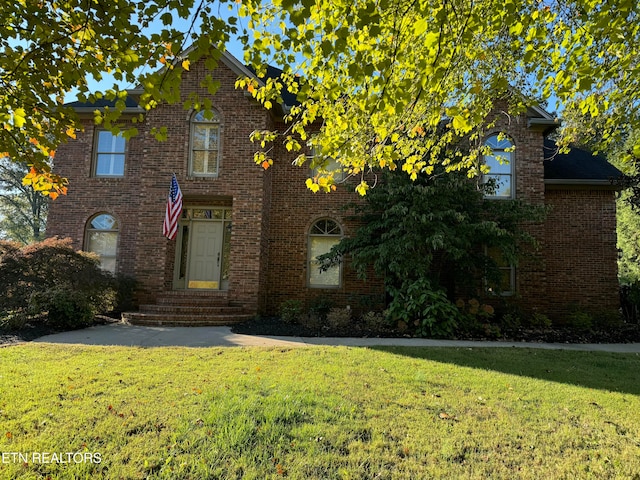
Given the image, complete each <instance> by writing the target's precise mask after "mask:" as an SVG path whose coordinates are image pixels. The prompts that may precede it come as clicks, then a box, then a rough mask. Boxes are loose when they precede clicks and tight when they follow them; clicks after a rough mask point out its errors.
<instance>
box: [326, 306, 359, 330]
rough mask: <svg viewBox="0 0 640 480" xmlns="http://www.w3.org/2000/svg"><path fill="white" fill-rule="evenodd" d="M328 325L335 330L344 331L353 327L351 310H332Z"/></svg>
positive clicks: (328, 314) (328, 315)
mask: <svg viewBox="0 0 640 480" xmlns="http://www.w3.org/2000/svg"><path fill="white" fill-rule="evenodd" d="M327 324H328V325H329V327H331V328H332V329H334V330H344V329H348V328H350V327H352V326H353V322H352V321H351V309H350V308H332V309H331V310H329V313H327Z"/></svg>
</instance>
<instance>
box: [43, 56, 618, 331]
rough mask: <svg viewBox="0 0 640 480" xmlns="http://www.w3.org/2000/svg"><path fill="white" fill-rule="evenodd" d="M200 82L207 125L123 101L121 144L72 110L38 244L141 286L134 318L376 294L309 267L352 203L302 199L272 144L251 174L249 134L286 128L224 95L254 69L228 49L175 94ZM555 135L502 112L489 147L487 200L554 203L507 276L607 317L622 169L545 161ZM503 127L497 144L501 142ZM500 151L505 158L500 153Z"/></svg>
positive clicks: (549, 309) (175, 111)
mask: <svg viewBox="0 0 640 480" xmlns="http://www.w3.org/2000/svg"><path fill="white" fill-rule="evenodd" d="M208 73H211V74H212V75H213V77H214V79H215V80H217V81H219V82H220V88H219V90H218V92H217V93H216V94H215V95H214V96H213V97H212V104H213V107H214V109H215V115H214V117H213V118H211V119H208V118H206V117H205V116H204V115H202V114H201V113H195V112H192V111H185V110H184V109H183V108H182V106H181V105H161V106H159V107H158V108H156V109H154V110H151V111H149V112H146V113H145V112H143V111H142V110H141V109H140V108H139V107H138V106H137V105H136V103H135V97H132V98H131V99H130V100H129V103H128V104H127V110H126V112H125V113H126V115H129V116H131V117H133V116H137V115H139V114H141V113H144V115H145V120H144V122H142V123H138V124H137V125H136V126H137V128H138V130H139V134H138V135H137V136H135V137H133V138H131V139H130V140H127V141H125V140H124V138H122V137H121V136H114V135H112V134H111V133H110V132H108V131H106V130H102V129H100V127H99V126H96V125H94V123H93V121H92V112H93V110H95V108H99V107H100V105H95V104H94V105H90V106H89V105H85V104H80V103H76V104H73V106H74V107H75V108H76V111H77V112H78V113H79V114H81V115H83V116H85V117H86V120H85V123H84V130H83V131H81V132H78V134H77V138H76V139H75V140H73V141H70V142H69V143H67V144H65V145H62V146H61V147H60V148H59V149H58V152H57V156H56V171H57V173H59V174H61V175H63V176H65V177H67V178H68V179H69V181H70V189H69V194H68V195H67V196H64V197H60V198H58V199H57V200H56V201H55V202H54V203H53V205H52V207H51V210H50V213H49V222H48V229H47V233H48V235H51V236H53V235H57V236H61V237H71V238H72V239H73V240H74V243H75V245H76V246H77V247H78V248H82V249H85V250H90V251H95V252H97V253H98V254H100V256H101V261H102V265H103V267H104V268H106V269H109V270H111V271H113V272H118V273H121V274H125V275H129V276H132V277H134V278H135V279H136V280H137V282H138V285H139V291H138V293H137V300H138V301H139V303H140V305H141V312H140V313H138V314H137V315H130V316H129V318H130V319H131V321H137V322H147V323H153V322H163V323H164V324H167V323H174V324H176V323H181V322H182V323H185V324H202V323H209V324H214V323H227V322H232V321H237V320H241V319H243V318H247V317H249V316H253V315H255V314H256V313H273V312H275V311H277V309H278V307H279V305H280V304H281V303H282V302H283V301H284V300H288V299H300V300H303V301H307V302H308V301H309V300H310V299H313V298H316V297H318V296H324V297H327V298H330V299H332V300H333V301H334V302H335V304H336V305H356V304H357V303H358V302H361V303H366V302H367V301H369V300H368V299H369V298H371V296H372V295H381V294H382V282H381V281H380V280H379V279H378V280H376V279H369V280H368V281H362V280H359V279H358V278H357V277H356V275H355V273H354V272H352V271H351V270H350V269H349V268H348V266H343V267H340V268H335V269H333V270H331V271H329V272H325V273H322V274H321V273H319V271H318V269H317V267H316V265H315V262H314V259H315V257H316V256H317V255H318V254H321V253H324V252H325V251H326V250H327V249H329V248H330V247H331V245H333V244H334V243H336V242H337V241H338V240H339V239H340V238H341V237H342V236H344V235H352V234H353V233H354V232H355V230H356V228H357V224H355V223H353V222H352V221H349V220H348V219H347V218H346V217H345V215H346V214H345V212H344V210H343V209H342V207H343V205H345V204H346V203H348V202H351V201H353V200H354V197H353V196H354V194H353V193H350V192H347V191H346V189H344V188H342V189H340V188H339V189H338V191H336V192H333V193H331V194H313V193H311V192H310V191H309V190H307V188H306V186H305V183H304V180H305V179H306V178H307V176H308V172H307V171H305V170H304V169H303V168H300V167H296V166H293V165H292V164H291V161H292V160H293V156H294V154H292V153H290V152H287V151H286V149H285V148H284V147H279V146H277V145H276V147H275V148H276V150H275V152H274V158H275V159H276V162H275V164H274V166H273V167H271V168H269V169H268V170H266V171H265V170H263V169H262V168H260V167H258V166H256V165H255V164H254V162H253V153H254V150H255V145H254V144H252V143H251V142H250V141H249V135H250V133H251V132H252V131H254V130H256V129H272V128H273V127H278V126H279V124H280V123H281V122H282V119H281V118H279V117H278V115H277V112H270V111H267V110H265V109H263V108H262V107H261V106H260V105H259V104H258V103H256V102H255V101H254V100H253V99H252V98H251V97H250V96H247V95H246V94H245V93H244V92H243V91H240V90H236V89H235V88H234V84H235V81H236V79H237V77H238V76H239V75H251V72H250V71H249V70H248V69H247V68H245V67H244V66H243V65H242V64H241V63H240V62H238V61H237V60H236V59H235V58H234V57H233V56H231V55H230V54H228V53H225V54H223V55H222V58H221V60H220V62H219V66H218V68H217V69H216V70H215V71H214V72H206V71H205V67H204V65H203V64H201V63H200V64H197V65H192V67H191V69H190V71H189V72H185V74H184V77H183V80H182V95H184V96H185V97H186V95H188V93H189V92H192V91H198V92H199V93H200V94H201V95H207V93H206V91H205V89H204V88H203V87H201V86H200V83H201V80H202V78H203V76H204V75H206V74H208ZM126 115H125V118H126ZM125 121H126V120H125ZM154 126H158V127H159V126H165V127H167V131H168V136H167V140H166V141H164V142H158V141H156V140H155V139H154V138H153V136H152V135H150V130H151V128H153V127H154ZM555 127H556V122H555V120H554V119H553V118H552V117H551V116H550V115H549V114H547V113H546V112H544V111H543V110H540V109H535V108H532V109H530V110H529V111H528V112H527V115H523V116H520V117H516V118H508V117H506V116H502V117H500V116H499V117H498V121H497V126H496V128H495V129H493V130H492V131H491V132H489V134H488V136H487V141H488V142H490V143H491V142H493V143H494V144H493V145H492V147H494V151H495V153H496V155H503V156H509V157H510V162H509V164H508V165H499V164H498V163H495V169H494V170H493V171H492V173H493V174H494V175H495V176H496V177H497V178H498V180H499V181H500V183H501V184H502V188H500V189H499V190H498V191H497V192H496V197H500V198H522V199H526V200H527V201H529V202H531V203H534V204H539V205H550V206H552V207H553V208H552V210H551V213H550V215H549V217H548V219H547V221H546V222H545V223H544V224H538V225H531V226H529V227H528V228H530V230H531V232H532V233H533V234H534V235H535V236H536V238H537V239H538V242H539V245H540V248H539V250H538V251H537V252H535V253H534V254H533V256H532V257H530V258H529V259H528V260H526V261H524V262H522V263H521V264H520V265H519V266H518V267H517V268H512V267H510V266H505V276H506V277H508V284H509V286H508V288H509V289H510V291H511V292H510V293H513V294H515V297H517V299H518V301H519V302H520V303H521V304H522V305H523V306H525V307H527V308H537V309H538V310H539V311H541V312H544V313H548V314H551V315H553V314H554V313H558V312H561V311H562V310H563V309H565V308H566V306H567V305H569V304H572V303H576V304H581V305H588V306H589V307H597V309H609V310H611V309H615V308H617V303H618V291H617V279H616V273H617V271H616V241H615V189H614V188H612V187H611V185H610V182H609V181H608V177H610V176H612V175H615V174H616V172H617V171H615V169H613V168H612V167H610V166H609V165H608V164H606V162H603V161H602V159H599V158H597V157H586V158H585V159H584V160H583V163H580V164H573V163H572V161H570V160H572V159H573V158H574V156H575V155H574V156H572V155H569V156H556V158H554V159H553V160H545V155H546V156H547V157H550V152H549V151H547V152H546V153H545V149H544V146H545V143H544V142H545V137H546V135H547V134H548V133H549V132H550V131H552V130H553V129H554V128H555ZM499 132H504V133H505V134H507V139H506V140H503V141H498V140H497V137H496V136H495V135H496V134H497V133H499ZM505 142H506V143H505ZM508 146H515V150H514V151H513V152H510V151H509V149H508V148H507V151H506V152H505V151H504V148H506V147H508ZM487 161H489V162H491V161H492V159H491V158H487ZM586 164H588V165H589V167H588V168H584V165H586ZM585 172H586V173H585ZM174 173H175V175H176V178H177V179H178V182H179V184H180V188H181V190H182V194H183V197H184V198H183V207H184V208H183V214H182V218H181V220H180V223H179V229H178V235H177V238H176V239H175V240H168V239H167V238H165V237H164V236H163V235H162V222H163V219H164V214H165V206H166V201H167V194H168V190H169V185H170V181H171V178H172V175H173V174H174ZM500 198H496V201H499V200H500ZM515 297H514V298H515Z"/></svg>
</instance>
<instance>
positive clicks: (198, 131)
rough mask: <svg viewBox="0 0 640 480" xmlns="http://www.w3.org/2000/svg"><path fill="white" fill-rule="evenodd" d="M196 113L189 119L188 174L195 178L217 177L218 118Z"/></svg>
mask: <svg viewBox="0 0 640 480" xmlns="http://www.w3.org/2000/svg"><path fill="white" fill-rule="evenodd" d="M210 113H212V114H213V116H212V117H208V116H207V115H205V112H197V113H196V114H194V115H193V117H192V118H191V154H190V160H189V173H190V175H192V176H196V177H213V176H217V175H218V169H219V163H220V117H219V116H218V114H217V113H215V112H210Z"/></svg>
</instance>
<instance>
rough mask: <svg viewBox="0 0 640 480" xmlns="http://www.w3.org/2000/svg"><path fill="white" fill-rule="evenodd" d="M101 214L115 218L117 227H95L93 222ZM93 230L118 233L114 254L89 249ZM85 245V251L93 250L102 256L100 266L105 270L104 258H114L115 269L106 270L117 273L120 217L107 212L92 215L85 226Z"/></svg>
mask: <svg viewBox="0 0 640 480" xmlns="http://www.w3.org/2000/svg"><path fill="white" fill-rule="evenodd" d="M100 215H108V216H110V217H111V218H113V219H114V220H115V222H116V223H115V224H116V228H113V229H110V230H102V229H98V228H93V227H92V225H91V223H92V222H93V220H95V219H96V218H98V217H99V216H100ZM91 232H105V233H115V235H116V248H115V253H114V254H113V255H102V254H101V253H99V252H95V251H93V250H89V247H90V237H91ZM84 245H85V251H87V252H91V253H95V254H97V255H98V256H99V257H100V268H102V269H103V270H105V269H104V267H103V259H109V260H111V259H113V260H114V270H113V271H111V270H106V271H108V272H111V273H113V274H114V275H115V274H116V273H117V271H118V249H119V247H120V223H119V222H118V219H117V218H116V217H115V216H114V215H112V214H110V213H107V212H100V213H96V214H95V215H92V216H91V218H90V219H89V221H88V222H87V227H86V228H85V240H84Z"/></svg>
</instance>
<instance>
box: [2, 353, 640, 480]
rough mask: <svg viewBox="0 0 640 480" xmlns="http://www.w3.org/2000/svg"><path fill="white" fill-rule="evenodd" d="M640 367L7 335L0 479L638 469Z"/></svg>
mask: <svg viewBox="0 0 640 480" xmlns="http://www.w3.org/2000/svg"><path fill="white" fill-rule="evenodd" d="M639 366H640V356H639V355H636V354H626V355H623V354H607V353H592V352H562V351H544V350H528V349H507V348H505V349H424V348H413V349H411V348H384V349H383V348H379V349H364V348H338V347H313V348H295V349H288V348H274V349H259V348H206V349H189V348H153V349H143V348H120V347H78V346H53V345H36V344H25V345H19V346H12V347H7V348H0V478H12V479H14V478H15V479H39V478H43V479H44V478H51V479H56V480H57V479H76V478H108V479H119V478H123V479H129V478H167V479H194V480H201V479H235V478H237V479H252V478H255V479H265V478H285V477H286V478H292V479H323V480H324V479H333V478H335V479H356V478H357V479H360V478H362V479H370V478H371V479H372V478H382V479H386V478H389V479H392V478H398V479H421V478H444V477H446V478H478V479H485V478H505V479H507V478H508V479H512V478H531V479H540V478H597V479H602V478H638V475H640V416H638V412H639V411H640V400H639V397H638V396H639V395H640V368H638V367H639ZM78 452H80V454H78Z"/></svg>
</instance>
